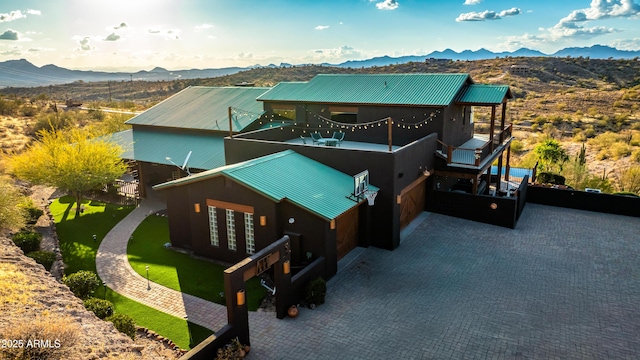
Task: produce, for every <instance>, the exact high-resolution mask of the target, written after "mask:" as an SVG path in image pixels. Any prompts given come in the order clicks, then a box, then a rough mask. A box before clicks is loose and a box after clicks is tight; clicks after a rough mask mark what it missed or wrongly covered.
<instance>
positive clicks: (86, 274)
mask: <svg viewBox="0 0 640 360" xmlns="http://www.w3.org/2000/svg"><path fill="white" fill-rule="evenodd" d="M62 282H63V283H64V284H65V285H67V286H68V287H69V289H71V292H73V294H74V295H75V296H77V297H79V298H80V299H86V298H88V297H89V296H91V294H93V292H94V291H95V290H96V289H97V288H98V286H100V281H99V280H98V275H96V273H94V272H93V271H88V270H80V271H78V272H75V273H73V274H71V275H69V276H65V277H63V278H62Z"/></svg>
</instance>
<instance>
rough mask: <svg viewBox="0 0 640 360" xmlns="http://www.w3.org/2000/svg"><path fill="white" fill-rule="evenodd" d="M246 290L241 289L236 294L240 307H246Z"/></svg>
mask: <svg viewBox="0 0 640 360" xmlns="http://www.w3.org/2000/svg"><path fill="white" fill-rule="evenodd" d="M244 300H245V299H244V289H240V290H238V292H237V293H236V304H237V305H238V306H242V305H244Z"/></svg>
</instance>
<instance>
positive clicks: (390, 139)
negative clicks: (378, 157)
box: [387, 117, 393, 152]
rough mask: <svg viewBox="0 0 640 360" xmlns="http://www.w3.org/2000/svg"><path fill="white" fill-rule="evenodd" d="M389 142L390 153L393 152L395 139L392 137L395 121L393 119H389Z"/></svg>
mask: <svg viewBox="0 0 640 360" xmlns="http://www.w3.org/2000/svg"><path fill="white" fill-rule="evenodd" d="M387 125H388V126H387V138H388V139H387V140H388V141H389V152H392V151H393V148H392V146H393V137H392V135H391V133H392V131H393V119H392V118H391V117H388V118H387Z"/></svg>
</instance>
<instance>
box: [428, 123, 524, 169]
mask: <svg viewBox="0 0 640 360" xmlns="http://www.w3.org/2000/svg"><path fill="white" fill-rule="evenodd" d="M512 130H513V127H512V125H509V126H507V127H506V128H505V129H504V130H502V131H500V132H498V133H497V134H495V135H494V137H493V141H487V142H486V143H485V144H484V145H482V146H481V147H478V148H464V147H456V146H451V145H447V144H445V143H443V142H442V141H440V140H437V141H438V145H439V146H438V150H440V152H441V153H442V155H444V156H445V157H446V159H447V164H459V165H473V166H480V163H481V162H482V161H483V160H484V159H485V158H486V157H487V156H489V155H491V154H492V153H493V151H494V150H495V149H496V148H498V146H500V145H502V144H503V143H504V142H505V141H507V140H509V139H510V138H511V134H512Z"/></svg>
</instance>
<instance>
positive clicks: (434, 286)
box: [250, 204, 640, 360]
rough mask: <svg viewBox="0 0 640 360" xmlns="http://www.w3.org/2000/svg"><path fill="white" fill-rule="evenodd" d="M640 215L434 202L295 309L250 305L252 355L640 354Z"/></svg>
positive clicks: (612, 356) (523, 356) (626, 356)
mask: <svg viewBox="0 0 640 360" xmlns="http://www.w3.org/2000/svg"><path fill="white" fill-rule="evenodd" d="M639 250H640V219H638V218H632V217H625V216H617V215H609V214H600V213H593V212H586V211H577V210H571V209H563V208H555V207H548V206H541V205H536V204H527V206H526V208H525V211H524V213H523V215H522V217H521V219H520V221H519V223H518V226H517V228H516V229H515V230H511V229H505V228H500V227H496V226H491V225H485V224H480V223H475V222H471V221H465V220H460V219H456V218H451V217H447V216H443V215H438V214H430V215H429V216H428V217H427V219H426V220H425V221H424V222H423V223H422V224H420V225H419V226H418V228H417V229H416V230H415V231H414V232H413V233H411V234H410V235H409V236H408V237H407V238H406V239H405V240H403V242H402V244H401V246H400V247H399V248H398V249H396V250H394V251H385V250H381V249H376V248H369V249H367V250H366V251H365V252H364V253H363V254H362V255H360V256H359V257H358V258H357V259H356V260H355V261H354V262H352V263H351V264H350V265H349V266H348V267H347V268H346V269H345V270H344V271H342V272H340V273H339V274H338V275H336V277H334V278H333V279H332V280H331V281H330V282H329V289H328V295H327V303H326V304H324V305H322V306H320V307H318V308H317V309H315V310H308V309H302V310H301V312H300V316H299V317H298V318H296V319H285V320H277V319H275V316H273V315H270V314H264V313H251V315H250V325H251V341H252V351H251V355H250V358H252V359H368V360H371V359H502V358H505V359H547V358H558V359H638V358H640V260H639V259H638V255H639Z"/></svg>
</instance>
